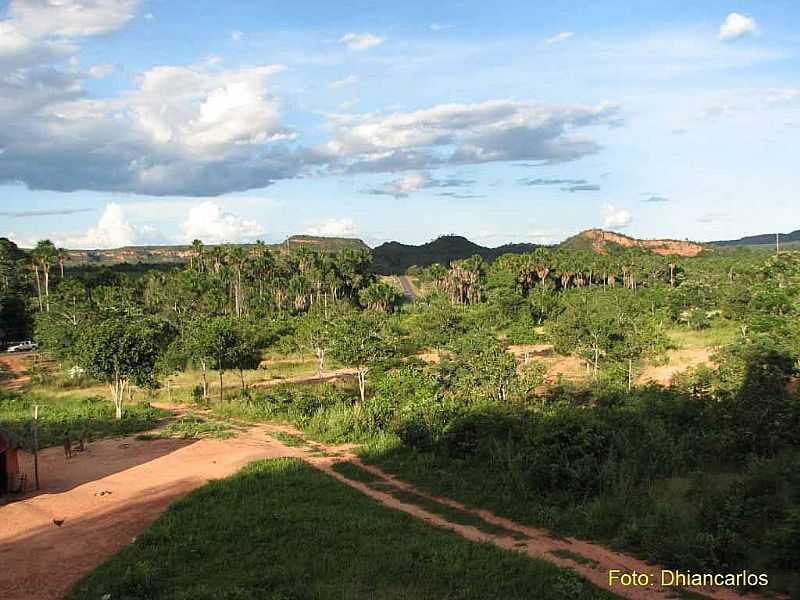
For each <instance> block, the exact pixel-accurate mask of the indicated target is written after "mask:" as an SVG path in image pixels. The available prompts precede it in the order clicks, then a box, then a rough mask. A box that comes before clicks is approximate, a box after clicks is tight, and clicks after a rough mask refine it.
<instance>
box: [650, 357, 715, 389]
mask: <svg viewBox="0 0 800 600" xmlns="http://www.w3.org/2000/svg"><path fill="white" fill-rule="evenodd" d="M714 351H715V349H714V348H680V349H678V350H670V351H669V352H667V358H668V362H667V363H666V364H664V365H659V366H657V367H654V366H651V365H648V366H647V367H646V368H645V369H644V371H643V372H642V374H641V375H639V377H638V378H637V380H636V383H638V384H643V383H651V382H652V383H660V384H662V385H669V384H670V383H672V379H673V378H674V377H675V375H677V374H679V373H683V372H684V371H686V370H687V369H689V368H691V367H696V366H698V365H708V364H713V362H712V360H711V355H712V354H714Z"/></svg>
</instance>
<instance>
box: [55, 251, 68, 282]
mask: <svg viewBox="0 0 800 600" xmlns="http://www.w3.org/2000/svg"><path fill="white" fill-rule="evenodd" d="M56 260H58V267H59V269H60V270H61V280H62V281H63V279H64V263H65V262H67V261H68V260H69V252H67V250H66V249H65V248H59V249H58V251H57V254H56Z"/></svg>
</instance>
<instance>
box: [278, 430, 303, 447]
mask: <svg viewBox="0 0 800 600" xmlns="http://www.w3.org/2000/svg"><path fill="white" fill-rule="evenodd" d="M269 436H270V437H274V438H275V439H276V440H278V441H279V442H280V443H281V444H283V445H284V446H289V447H291V448H305V447H307V446H308V442H306V441H305V440H304V439H303V438H302V437H301V436H299V435H296V434H294V433H284V432H283V431H276V432H275V433H270V434H269Z"/></svg>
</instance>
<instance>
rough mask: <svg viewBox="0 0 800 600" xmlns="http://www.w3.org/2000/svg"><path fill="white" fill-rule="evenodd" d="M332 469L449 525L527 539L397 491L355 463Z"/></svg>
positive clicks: (470, 515) (427, 499)
mask: <svg viewBox="0 0 800 600" xmlns="http://www.w3.org/2000/svg"><path fill="white" fill-rule="evenodd" d="M333 469H334V471H336V472H337V473H340V474H341V475H344V476H345V477H347V478H348V479H352V480H354V481H359V482H361V483H363V484H365V485H368V486H370V487H372V488H374V489H378V490H380V491H382V492H385V493H387V494H390V495H391V496H393V497H394V498H396V499H398V500H400V502H404V503H406V504H413V505H415V506H419V507H420V508H422V509H424V510H427V511H428V512H429V513H433V514H435V515H438V516H440V517H443V518H445V519H447V520H448V521H450V522H451V523H456V524H458V525H466V526H468V527H474V528H475V529H477V530H479V531H482V532H484V533H487V534H489V535H497V536H504V537H512V538H514V539H518V540H521V539H527V536H525V535H523V534H520V533H518V532H516V531H511V530H509V529H506V528H505V527H500V526H498V525H494V524H492V523H489V522H487V521H484V520H483V519H482V518H480V517H479V516H477V515H474V514H472V513H470V512H467V511H464V510H460V509H458V508H454V507H452V506H448V505H447V504H442V503H441V502H437V501H435V500H432V499H430V498H426V497H425V496H421V495H419V494H416V493H414V492H411V491H408V490H401V489H398V488H396V487H394V486H392V485H391V484H389V483H388V482H386V481H384V480H383V479H381V478H380V477H377V476H376V475H374V474H372V473H370V472H369V471H367V470H366V469H362V468H361V467H359V466H358V465H356V464H355V463H352V462H340V463H336V464H335V465H333Z"/></svg>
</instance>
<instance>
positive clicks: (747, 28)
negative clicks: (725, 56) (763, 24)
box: [719, 12, 758, 42]
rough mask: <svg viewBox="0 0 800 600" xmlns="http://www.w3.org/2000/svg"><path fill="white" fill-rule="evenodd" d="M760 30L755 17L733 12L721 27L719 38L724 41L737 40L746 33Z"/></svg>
mask: <svg viewBox="0 0 800 600" xmlns="http://www.w3.org/2000/svg"><path fill="white" fill-rule="evenodd" d="M757 32H758V24H757V23H756V20H755V19H754V18H753V17H748V16H747V15H743V14H741V13H736V12H732V13H731V14H729V15H728V16H727V17H725V21H723V23H722V25H720V27H719V39H720V40H722V41H723V42H728V41H730V40H735V39H737V38H740V37H742V36H744V35H748V34H755V33H757Z"/></svg>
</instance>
